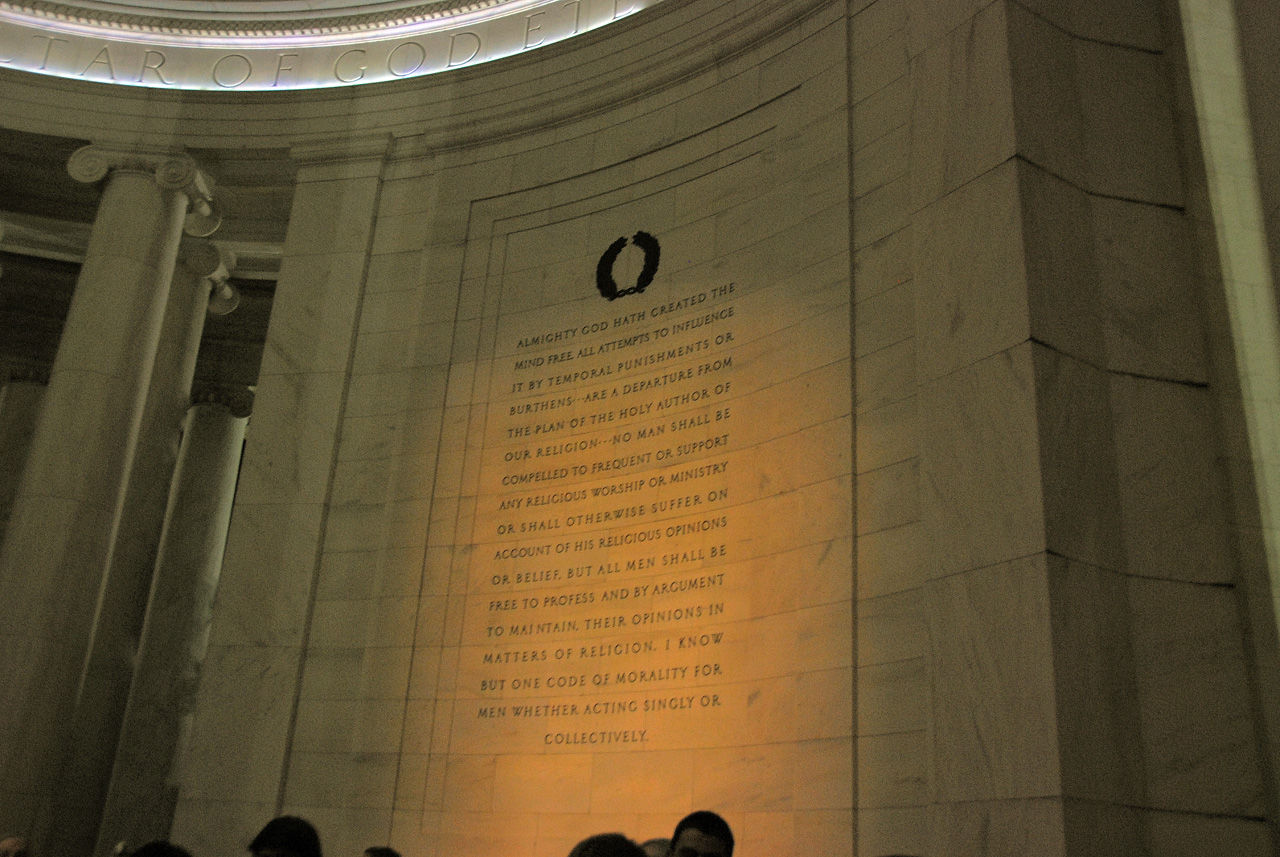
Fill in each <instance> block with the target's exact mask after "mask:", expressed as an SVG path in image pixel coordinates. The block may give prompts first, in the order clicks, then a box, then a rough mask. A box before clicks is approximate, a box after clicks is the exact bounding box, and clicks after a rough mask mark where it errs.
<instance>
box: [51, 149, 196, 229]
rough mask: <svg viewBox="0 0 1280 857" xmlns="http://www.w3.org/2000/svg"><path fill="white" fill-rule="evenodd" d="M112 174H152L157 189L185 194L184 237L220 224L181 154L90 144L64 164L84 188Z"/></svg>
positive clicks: (188, 158)
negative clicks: (83, 184) (158, 187)
mask: <svg viewBox="0 0 1280 857" xmlns="http://www.w3.org/2000/svg"><path fill="white" fill-rule="evenodd" d="M112 170H131V171H135V172H144V173H152V174H153V175H154V176H155V179H156V184H158V185H159V186H160V187H162V188H164V189H165V190H174V191H181V192H182V193H184V194H186V197H187V200H188V202H189V205H190V207H189V209H188V214H187V222H186V224H185V227H184V229H185V231H186V233H187V234H188V235H196V236H199V237H201V238H205V237H208V236H209V235H212V234H213V233H214V232H216V231H217V229H218V226H220V225H221V223H222V216H221V215H220V214H218V212H217V211H216V209H215V208H214V207H213V189H212V185H211V184H210V182H209V180H208V178H207V177H206V176H205V174H204V173H202V172H201V171H200V168H199V167H198V166H196V162H195V159H194V158H192V157H191V156H190V155H188V154H186V153H185V152H175V151H172V150H166V149H127V148H124V147H122V146H109V145H104V144H100V143H91V144H90V145H88V146H82V147H81V148H79V149H76V150H75V152H73V153H72V155H71V157H70V158H69V159H68V160H67V172H68V173H70V174H71V177H72V178H73V179H75V180H76V181H78V182H85V183H86V184H89V183H92V182H97V181H101V180H102V179H104V178H106V176H107V174H108V173H110V172H111V171H112Z"/></svg>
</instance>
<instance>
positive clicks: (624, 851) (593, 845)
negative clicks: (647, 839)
mask: <svg viewBox="0 0 1280 857" xmlns="http://www.w3.org/2000/svg"><path fill="white" fill-rule="evenodd" d="M569 857H645V853H644V849H642V848H641V847H640V846H639V845H637V844H635V843H634V842H632V841H631V840H630V839H628V838H627V837H625V836H623V835H622V834H621V833H597V834H596V835H595V836H588V837H587V838H586V839H584V840H582V841H581V842H579V843H578V844H577V845H575V846H573V850H572V851H570V852H569Z"/></svg>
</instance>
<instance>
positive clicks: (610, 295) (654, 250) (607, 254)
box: [596, 232, 661, 301]
mask: <svg viewBox="0 0 1280 857" xmlns="http://www.w3.org/2000/svg"><path fill="white" fill-rule="evenodd" d="M631 240H632V241H633V242H635V245H636V246H637V247H639V248H640V249H641V250H643V251H644V267H643V268H641V269H640V276H639V277H637V278H636V284H635V285H634V286H632V287H631V288H629V289H619V288H618V284H617V283H616V282H614V279H613V263H614V262H616V261H618V256H619V254H621V253H622V248H624V247H626V246H627V239H626V238H625V237H623V238H619V239H618V240H617V241H614V242H613V243H612V244H610V245H609V249H608V250H605V251H604V255H603V256H601V257H600V261H599V262H598V263H597V264H596V288H598V289H599V290H600V294H601V295H602V296H603V297H604V298H605V299H606V300H611V301H612V300H617V299H618V298H623V297H626V296H627V295H634V294H639V293H640V292H643V291H644V290H645V289H647V288H649V284H650V283H652V282H653V277H654V275H655V274H657V273H658V257H659V256H660V255H661V249H660V248H659V247H658V239H657V238H654V237H653V236H652V235H650V234H649V233H648V232H637V233H636V234H635V235H633V236H631Z"/></svg>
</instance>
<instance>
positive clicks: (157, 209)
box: [0, 169, 187, 853]
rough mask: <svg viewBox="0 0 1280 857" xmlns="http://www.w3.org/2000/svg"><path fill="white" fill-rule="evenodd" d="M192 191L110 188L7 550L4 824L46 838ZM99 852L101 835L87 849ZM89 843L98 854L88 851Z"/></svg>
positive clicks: (2, 557) (1, 753) (0, 737)
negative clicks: (54, 787)
mask: <svg viewBox="0 0 1280 857" xmlns="http://www.w3.org/2000/svg"><path fill="white" fill-rule="evenodd" d="M186 206H187V196H186V194H185V193H184V192H183V191H181V190H174V189H166V188H163V187H161V186H160V185H159V184H158V183H157V179H156V176H155V175H154V174H153V173H151V172H148V171H143V170H135V169H122V170H116V171H115V172H113V173H112V175H111V178H110V179H109V181H108V182H107V184H106V187H105V190H104V192H103V197H102V201H101V203H100V205H99V209H98V215H97V218H96V220H95V222H94V226H93V231H92V233H91V236H90V241H89V247H88V250H87V254H86V258H85V263H84V266H83V267H82V269H81V273H80V278H79V280H78V282H77V286H76V292H75V296H74V298H73V299H72V304H71V309H70V312H69V314H68V317H67V322H66V326H65V328H64V331H63V336H62V341H61V343H60V345H59V348H58V355H57V357H56V358H55V360H54V366H53V370H52V373H51V377H50V382H49V388H48V391H47V392H46V394H45V401H44V406H43V410H42V413H41V416H40V420H39V422H38V424H37V427H36V431H35V436H34V438H33V441H32V445H31V452H30V455H29V456H28V460H27V464H26V467H25V470H24V472H23V477H22V480H21V482H20V484H19V488H18V491H17V494H16V496H15V499H14V507H13V512H12V515H11V518H10V521H9V528H8V537H7V538H6V540H5V543H4V545H3V549H2V550H0V603H3V604H5V605H6V608H7V618H6V622H5V624H4V628H3V630H2V631H0V634H2V635H3V637H2V638H0V681H2V682H3V685H4V687H5V688H6V699H5V705H4V707H3V708H2V709H0V763H2V764H3V770H5V771H6V772H7V774H6V776H5V779H4V782H3V784H0V827H3V828H4V829H6V830H11V831H31V832H32V833H33V838H34V843H33V844H34V845H35V847H36V850H37V852H39V853H43V852H44V851H45V849H44V848H43V847H42V846H43V845H44V831H46V830H47V829H49V828H50V827H58V828H63V827H70V826H72V825H73V824H75V823H76V822H77V821H80V820H77V819H69V818H65V817H59V818H54V817H53V816H52V815H51V807H50V803H49V801H50V798H51V797H52V794H51V792H52V788H51V787H52V784H53V783H54V782H55V781H56V779H57V776H58V771H59V770H60V769H61V766H62V764H63V762H64V761H65V754H66V752H67V748H68V744H67V739H68V737H69V735H70V725H71V722H72V714H73V711H74V707H75V703H76V700H77V697H78V695H79V693H80V689H81V672H82V669H83V666H84V658H85V653H86V651H87V649H88V646H89V642H90V636H91V629H92V627H93V617H94V611H95V607H96V604H97V600H98V595H99V591H100V589H101V586H102V584H103V577H104V574H105V572H106V569H107V567H108V565H109V562H110V556H111V549H112V542H113V537H114V534H115V530H116V527H117V525H118V520H119V512H120V506H121V502H122V500H123V497H124V491H125V487H126V483H127V479H128V474H129V469H130V466H131V464H132V460H133V449H134V442H135V440H136V438H137V434H138V428H139V424H140V422H141V417H142V411H143V405H144V403H145V401H146V395H147V389H148V384H149V382H150V378H151V370H152V365H153V361H154V358H155V351H156V343H157V340H158V338H159V334H160V326H161V320H162V318H163V313H164V306H165V300H166V298H167V296H168V292H169V282H170V279H171V277H172V275H173V266H174V260H175V256H176V253H177V249H178V241H179V238H180V236H181V230H182V218H183V216H184V214H185V210H186ZM91 844H92V840H91V839H90V841H89V843H88V845H91ZM88 845H86V849H87V847H88Z"/></svg>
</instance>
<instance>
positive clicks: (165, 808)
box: [96, 389, 252, 854]
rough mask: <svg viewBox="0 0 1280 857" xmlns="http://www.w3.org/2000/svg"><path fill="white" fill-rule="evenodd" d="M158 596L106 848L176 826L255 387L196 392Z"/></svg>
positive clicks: (114, 786) (105, 825) (168, 519)
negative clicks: (183, 763)
mask: <svg viewBox="0 0 1280 857" xmlns="http://www.w3.org/2000/svg"><path fill="white" fill-rule="evenodd" d="M194 398H195V400H196V402H197V403H196V404H195V405H193V406H192V407H191V409H190V411H188V413H187V423H186V432H185V433H184V434H183V437H182V449H181V452H180V453H179V457H178V465H177V469H176V470H175V472H174V480H173V491H172V493H171V494H170V497H169V508H168V511H167V513H166V515H165V523H164V533H163V535H162V537H161V543H160V551H159V556H158V558H157V561H156V570H155V575H154V577H153V580H152V586H151V596H150V598H149V599H148V608H147V616H146V624H145V625H144V627H143V634H142V642H141V645H140V647H139V651H138V660H137V667H136V670H135V672H134V681H133V688H132V690H131V691H130V694H129V705H128V709H127V711H126V713H125V718H124V725H123V727H122V728H121V730H120V745H119V752H118V753H117V755H116V763H115V770H114V772H113V775H112V778H111V789H110V791H109V793H108V795H107V801H106V806H105V809H104V812H103V820H102V828H101V832H100V835H99V841H98V848H97V851H96V853H98V854H105V853H108V851H109V850H110V848H111V846H113V845H114V844H115V843H116V842H119V841H127V842H128V843H129V844H130V845H134V846H136V845H138V844H140V843H142V842H146V841H148V840H151V839H156V838H162V837H165V836H167V835H168V833H169V826H170V824H171V822H172V820H173V811H174V807H175V805H176V802H177V797H178V780H177V771H176V770H175V769H174V766H175V765H176V764H177V763H178V761H179V760H180V758H181V755H182V754H181V746H182V744H183V742H184V736H185V735H186V733H187V732H188V731H189V728H190V721H191V717H192V714H193V712H194V707H195V692H196V686H197V684H198V681H199V676H200V666H201V664H202V663H203V661H204V653H205V648H206V646H207V643H208V638H209V621H210V618H211V616H212V613H213V600H214V595H215V594H216V593H217V589H218V575H219V572H220V571H221V569H222V554H223V549H224V547H225V545H226V540H227V527H228V525H229V523H230V521H231V500H232V497H233V495H234V494H235V486H236V476H237V474H238V472H239V467H240V450H241V448H242V445H243V442H244V432H245V426H246V424H247V423H248V414H249V410H250V408H251V406H252V396H251V395H250V394H249V392H248V391H247V390H239V391H235V390H225V389H223V390H205V391H200V392H198V393H197V394H196V396H195V397H194Z"/></svg>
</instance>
